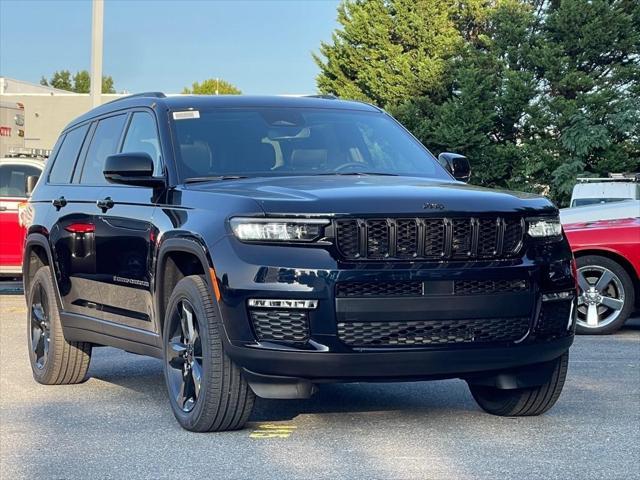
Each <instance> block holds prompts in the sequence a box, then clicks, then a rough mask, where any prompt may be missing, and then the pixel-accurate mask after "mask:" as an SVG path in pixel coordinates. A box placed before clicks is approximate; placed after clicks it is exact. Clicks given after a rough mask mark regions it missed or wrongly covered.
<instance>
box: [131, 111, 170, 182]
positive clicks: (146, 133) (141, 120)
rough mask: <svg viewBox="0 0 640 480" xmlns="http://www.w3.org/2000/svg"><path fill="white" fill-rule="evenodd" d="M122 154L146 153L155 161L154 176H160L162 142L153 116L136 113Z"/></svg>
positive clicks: (145, 113)
mask: <svg viewBox="0 0 640 480" xmlns="http://www.w3.org/2000/svg"><path fill="white" fill-rule="evenodd" d="M122 152H144V153H148V154H149V156H150V157H151V158H152V159H153V164H154V168H153V174H154V175H160V173H161V170H160V142H159V141H158V130H157V129H156V121H155V120H154V118H153V116H152V115H151V114H150V113H147V112H136V113H134V114H133V117H132V118H131V123H129V128H128V129H127V135H126V136H125V139H124V144H123V145H122Z"/></svg>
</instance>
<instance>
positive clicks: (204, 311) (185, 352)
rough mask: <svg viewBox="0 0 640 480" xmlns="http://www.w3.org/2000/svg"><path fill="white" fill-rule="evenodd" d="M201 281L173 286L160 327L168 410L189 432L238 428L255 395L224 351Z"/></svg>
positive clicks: (185, 280) (212, 305)
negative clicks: (168, 403)
mask: <svg viewBox="0 0 640 480" xmlns="http://www.w3.org/2000/svg"><path fill="white" fill-rule="evenodd" d="M214 302H215V301H214V300H213V298H212V297H211V295H210V294H209V290H208V288H207V284H206V282H205V280H204V279H203V278H202V277H200V276H197V275H192V276H189V277H185V278H183V279H182V280H180V281H179V282H178V284H177V285H176V286H175V288H174V289H173V293H172V294H171V298H169V303H168V306H167V311H166V315H167V316H166V319H165V325H164V335H163V339H164V340H163V341H164V358H165V360H164V373H165V381H166V384H167V390H168V393H169V400H170V402H171V408H172V410H173V413H174V415H175V417H176V419H177V420H178V422H179V423H180V425H182V427H183V428H185V429H187V430H191V431H194V432H213V431H225V430H237V429H240V428H242V427H243V426H244V424H245V423H246V421H247V420H248V419H249V416H250V415H251V411H252V409H253V403H254V399H255V396H254V394H253V391H252V390H251V387H249V384H248V383H247V382H246V380H245V379H244V377H243V376H242V372H241V370H240V368H239V367H238V366H237V365H235V364H234V363H233V361H232V360H231V359H230V358H229V357H228V356H227V354H226V353H225V351H224V345H223V342H222V335H223V330H222V328H223V327H222V323H221V321H220V319H219V317H218V315H217V305H216V304H215V303H214Z"/></svg>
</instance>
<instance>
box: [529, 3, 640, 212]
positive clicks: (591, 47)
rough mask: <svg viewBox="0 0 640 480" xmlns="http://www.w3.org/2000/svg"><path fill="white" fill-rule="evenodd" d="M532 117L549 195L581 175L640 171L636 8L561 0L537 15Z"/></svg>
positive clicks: (562, 194) (562, 193)
mask: <svg viewBox="0 0 640 480" xmlns="http://www.w3.org/2000/svg"><path fill="white" fill-rule="evenodd" d="M539 36H540V40H539V47H538V48H537V49H536V51H535V52H534V56H535V64H536V71H537V72H538V74H539V79H540V82H541V95H540V100H539V102H538V105H537V107H538V108H539V114H538V115H536V116H534V117H532V118H531V122H530V124H531V129H532V132H533V133H534V135H535V136H534V139H533V141H532V142H531V144H532V146H533V148H534V150H537V151H545V152H546V153H547V155H546V156H547V158H549V161H548V162H547V164H546V165H545V167H546V168H545V170H546V171H545V172H544V173H547V172H550V180H551V181H550V183H551V184H552V190H553V194H554V196H555V198H557V199H559V200H560V201H565V200H566V199H568V197H569V195H570V193H571V189H572V188H573V185H574V183H575V178H576V176H578V175H582V174H596V175H606V174H607V173H608V172H624V171H638V170H640V102H639V101H638V93H639V87H638V85H640V3H638V2H637V1H633V0H609V1H607V0H593V1H586V0H563V1H562V2H552V3H551V4H550V5H549V8H548V9H547V10H546V11H545V12H544V24H543V28H541V31H540V35H539Z"/></svg>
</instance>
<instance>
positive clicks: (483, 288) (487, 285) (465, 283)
mask: <svg viewBox="0 0 640 480" xmlns="http://www.w3.org/2000/svg"><path fill="white" fill-rule="evenodd" d="M528 289H529V282H528V281H527V280H458V281H456V282H455V292H456V295H487V294H493V293H515V292H523V291H526V290H528Z"/></svg>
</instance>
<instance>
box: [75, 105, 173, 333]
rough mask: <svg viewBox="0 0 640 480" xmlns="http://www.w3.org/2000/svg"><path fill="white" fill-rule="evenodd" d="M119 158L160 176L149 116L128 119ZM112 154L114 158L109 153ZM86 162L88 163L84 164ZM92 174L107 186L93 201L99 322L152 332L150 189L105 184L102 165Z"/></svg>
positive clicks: (152, 207) (153, 125) (134, 114)
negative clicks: (142, 158) (146, 158)
mask: <svg viewBox="0 0 640 480" xmlns="http://www.w3.org/2000/svg"><path fill="white" fill-rule="evenodd" d="M117 151H118V152H145V153H148V154H149V155H150V156H151V157H152V158H153V160H154V163H155V174H156V175H159V174H161V155H160V147H159V143H158V133H157V128H156V123H155V117H154V115H153V113H151V112H150V111H147V110H140V111H134V112H131V113H130V114H129V115H128V118H127V122H126V128H125V134H124V136H123V139H122V140H121V142H120V147H119V148H118V149H117ZM112 153H115V152H112ZM87 162H89V158H87ZM101 162H102V163H101V164H99V165H96V166H95V167H94V168H95V169H99V171H100V178H98V176H95V177H94V179H93V182H97V181H103V182H105V185H104V189H103V190H102V192H101V195H100V197H99V198H97V199H96V204H95V205H94V208H95V210H96V211H95V216H96V217H95V218H96V229H95V236H96V271H97V272H98V276H97V279H98V281H99V282H100V288H101V292H102V299H103V300H102V303H103V305H102V318H103V319H104V320H107V321H110V322H115V323H119V324H123V325H126V326H128V327H133V328H138V329H143V330H149V331H155V323H154V322H155V319H154V318H153V297H152V294H151V271H150V269H151V262H152V255H153V250H152V246H153V244H154V242H153V241H154V238H155V228H154V226H153V213H154V210H155V205H154V191H153V189H151V188H146V187H137V186H124V185H114V184H108V183H106V180H104V176H103V175H102V170H103V165H104V159H102V160H101Z"/></svg>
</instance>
